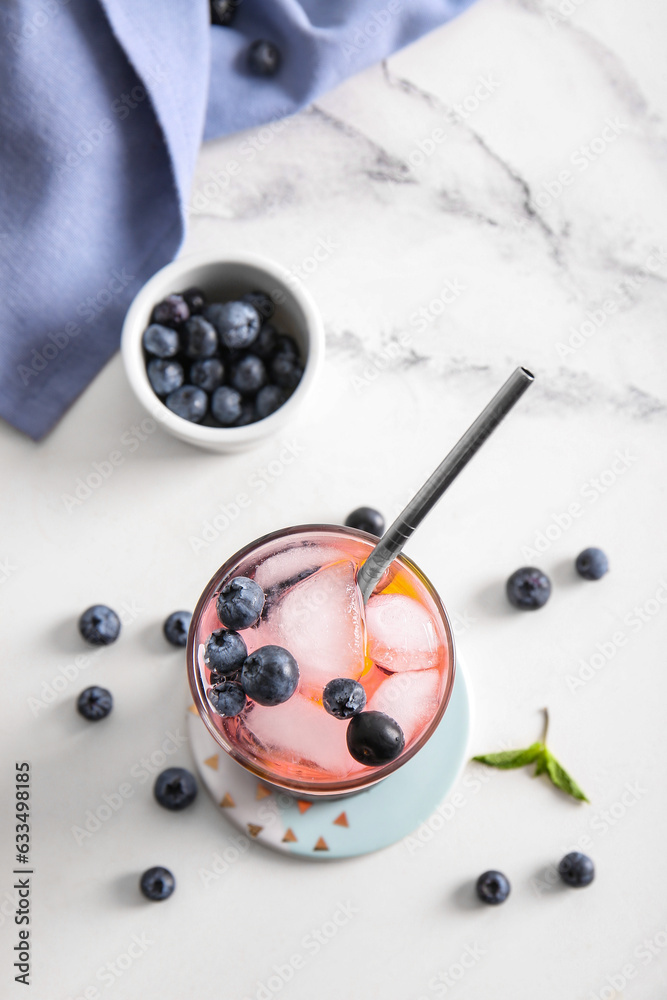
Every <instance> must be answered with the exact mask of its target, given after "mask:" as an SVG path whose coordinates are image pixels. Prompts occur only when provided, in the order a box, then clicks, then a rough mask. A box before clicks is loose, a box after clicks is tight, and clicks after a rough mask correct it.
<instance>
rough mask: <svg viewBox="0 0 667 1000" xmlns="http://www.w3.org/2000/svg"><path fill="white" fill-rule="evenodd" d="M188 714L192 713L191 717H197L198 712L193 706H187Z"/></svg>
mask: <svg viewBox="0 0 667 1000" xmlns="http://www.w3.org/2000/svg"><path fill="white" fill-rule="evenodd" d="M188 712H192V714H193V715H199V712H198V711H197V709H196V708H195V706H194V705H189V706H188Z"/></svg>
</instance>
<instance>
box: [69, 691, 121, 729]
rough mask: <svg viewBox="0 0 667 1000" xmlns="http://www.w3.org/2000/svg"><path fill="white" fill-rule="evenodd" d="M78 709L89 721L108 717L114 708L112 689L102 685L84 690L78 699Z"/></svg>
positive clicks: (97, 720)
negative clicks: (109, 689)
mask: <svg viewBox="0 0 667 1000" xmlns="http://www.w3.org/2000/svg"><path fill="white" fill-rule="evenodd" d="M76 707H77V711H78V712H79V713H80V714H81V715H82V716H83V717H84V719H88V721H89V722H99V720H100V719H106V717H107V715H108V714H109V712H110V711H111V709H112V708H113V697H112V696H111V691H107V689H106V688H102V687H89V688H86V690H85V691H82V692H81V694H80V695H79V697H78V698H77V701H76Z"/></svg>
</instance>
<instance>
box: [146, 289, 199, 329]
mask: <svg viewBox="0 0 667 1000" xmlns="http://www.w3.org/2000/svg"><path fill="white" fill-rule="evenodd" d="M189 318H190V310H189V309H188V304H187V302H186V301H185V299H184V298H183V296H182V295H168V296H167V297H166V299H163V301H162V302H158V304H157V305H156V306H155V308H154V309H153V312H152V313H151V322H153V323H165V324H166V325H167V326H179V325H180V324H181V323H185V321H186V319H189Z"/></svg>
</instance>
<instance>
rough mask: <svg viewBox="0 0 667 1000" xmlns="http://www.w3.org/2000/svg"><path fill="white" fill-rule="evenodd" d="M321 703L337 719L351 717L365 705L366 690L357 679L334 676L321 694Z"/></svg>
mask: <svg viewBox="0 0 667 1000" xmlns="http://www.w3.org/2000/svg"><path fill="white" fill-rule="evenodd" d="M322 704H323V705H324V707H325V709H326V710H327V712H328V713H329V715H333V716H335V717H336V718H337V719H351V718H352V716H353V715H357V713H358V712H361V711H362V709H363V708H364V707H365V705H366V692H365V691H364V689H363V687H362V685H361V684H360V683H359V682H358V681H353V680H352V679H351V678H350V677H335V678H334V679H333V680H332V681H329V683H328V684H327V686H326V687H325V689H324V692H323V694H322Z"/></svg>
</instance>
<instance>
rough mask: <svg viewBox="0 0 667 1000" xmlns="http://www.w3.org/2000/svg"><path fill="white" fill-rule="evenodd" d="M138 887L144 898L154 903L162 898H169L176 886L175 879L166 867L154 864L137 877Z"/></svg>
mask: <svg viewBox="0 0 667 1000" xmlns="http://www.w3.org/2000/svg"><path fill="white" fill-rule="evenodd" d="M139 888H140V889H141V892H142V894H143V895H144V896H145V897H146V899H150V900H151V901H152V902H154V903H161V902H162V900H163V899H169V897H170V896H171V894H172V892H173V891H174V889H175V888H176V879H175V878H174V876H173V875H172V873H171V872H170V871H169V869H168V868H163V867H162V865H156V866H155V867H154V868H148V869H147V870H146V871H145V872H144V873H143V875H142V876H141V878H140V879H139Z"/></svg>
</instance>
